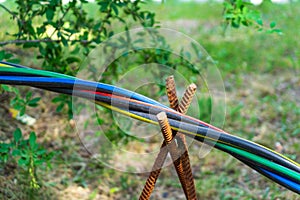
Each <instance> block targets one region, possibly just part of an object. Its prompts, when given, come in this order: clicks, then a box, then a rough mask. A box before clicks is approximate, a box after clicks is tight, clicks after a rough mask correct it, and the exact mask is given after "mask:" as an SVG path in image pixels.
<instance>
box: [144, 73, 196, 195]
mask: <svg viewBox="0 0 300 200" xmlns="http://www.w3.org/2000/svg"><path fill="white" fill-rule="evenodd" d="M166 88H167V95H168V99H169V102H170V107H171V108H172V109H174V110H177V111H179V112H181V113H183V114H185V113H186V111H187V109H188V107H189V105H190V103H191V101H192V98H193V96H194V94H195V92H196V88H197V87H196V85H195V84H191V85H190V86H189V87H188V88H187V90H186V92H185V94H184V96H183V98H182V101H181V103H180V104H179V103H178V97H177V94H176V88H175V80H174V77H173V76H169V77H168V78H167V79H166ZM178 104H179V105H178ZM165 119H166V121H165V122H167V125H168V126H170V125H169V123H168V120H167V117H166V118H165ZM165 128H167V127H165ZM167 129H171V128H167ZM165 130H166V129H165ZM171 132H172V134H171V133H170V131H168V132H164V131H162V133H163V135H164V137H165V139H167V140H168V141H171V143H168V144H171V145H170V147H171V148H170V150H169V151H170V154H171V157H172V159H173V162H174V166H175V169H176V172H177V174H178V177H179V180H180V182H181V185H182V187H183V190H184V193H185V195H186V198H187V199H197V197H196V190H195V184H194V179H193V174H192V170H191V166H190V160H189V155H188V151H187V145H186V141H185V136H184V135H183V134H181V133H178V137H177V140H178V145H179V147H180V148H179V149H181V152H177V149H176V144H175V143H174V140H173V137H172V136H174V135H176V131H172V130H171ZM172 140H173V141H172ZM172 143H174V144H172ZM172 145H173V147H172ZM165 146H166V140H165V141H164V142H163V144H162V146H161V149H160V152H159V154H158V156H157V158H156V160H155V163H154V165H153V167H152V172H151V173H150V175H149V177H148V179H147V181H146V184H145V186H144V188H143V191H142V193H141V196H140V200H145V199H149V198H150V196H151V193H152V191H153V189H154V186H155V183H156V181H157V179H158V176H159V174H160V171H161V168H162V166H163V163H164V161H165V159H166V156H167V153H168V151H167V150H166V149H165V148H164V147H165ZM180 154H182V155H181V157H179V159H178V155H180ZM174 160H175V161H174Z"/></svg>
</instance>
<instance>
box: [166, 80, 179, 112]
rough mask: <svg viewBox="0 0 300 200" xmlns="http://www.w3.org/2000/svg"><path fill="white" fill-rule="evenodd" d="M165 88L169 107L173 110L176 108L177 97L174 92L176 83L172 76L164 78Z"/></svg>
mask: <svg viewBox="0 0 300 200" xmlns="http://www.w3.org/2000/svg"><path fill="white" fill-rule="evenodd" d="M166 89H167V96H168V99H169V102H170V107H171V108H172V109H174V110H177V109H178V104H179V103H178V97H177V94H176V85H175V80H174V76H169V77H168V78H167V79H166Z"/></svg>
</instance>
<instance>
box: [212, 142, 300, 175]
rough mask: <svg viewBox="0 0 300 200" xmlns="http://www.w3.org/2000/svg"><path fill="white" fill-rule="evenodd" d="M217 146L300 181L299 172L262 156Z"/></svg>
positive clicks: (225, 146)
mask: <svg viewBox="0 0 300 200" xmlns="http://www.w3.org/2000/svg"><path fill="white" fill-rule="evenodd" d="M216 145H218V146H220V147H222V148H224V149H227V150H229V151H231V152H234V153H236V154H238V155H242V156H244V157H246V158H248V159H251V160H253V161H256V162H258V163H260V164H262V165H265V166H267V167H270V168H272V169H274V170H276V171H278V172H281V173H283V174H286V175H288V176H290V177H292V178H294V179H296V180H298V181H300V174H299V173H297V172H295V171H293V170H291V169H289V168H286V167H283V166H281V165H278V164H277V163H274V162H272V161H269V160H267V159H265V158H262V157H260V156H257V155H254V154H252V153H249V152H247V151H244V150H241V149H237V148H234V147H230V146H227V145H224V144H221V143H217V144H216Z"/></svg>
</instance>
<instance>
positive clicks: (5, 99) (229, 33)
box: [0, 0, 300, 199]
mask: <svg viewBox="0 0 300 200" xmlns="http://www.w3.org/2000/svg"><path fill="white" fill-rule="evenodd" d="M299 13H300V3H299V2H296V1H290V2H287V3H284V4H274V3H271V2H270V1H263V2H262V3H261V4H259V5H257V6H254V5H252V4H250V3H249V2H243V1H241V0H237V1H226V2H224V3H220V2H213V1H208V2H194V1H191V2H183V1H165V2H163V3H161V2H151V1H146V2H144V1H143V2H141V1H134V2H131V1H96V2H87V1H84V0H81V1H70V2H69V3H66V4H63V3H62V2H61V1H59V0H51V1H18V0H16V1H5V2H4V3H1V4H0V16H1V20H0V27H1V33H0V60H5V61H10V62H15V63H20V64H23V65H26V66H29V67H33V68H39V69H45V70H51V71H57V72H60V73H65V74H69V75H75V74H76V72H77V70H78V67H79V65H80V63H81V61H82V59H84V58H85V57H86V56H87V55H88V54H89V52H90V51H91V50H92V49H93V48H94V47H95V46H97V44H100V43H101V42H103V41H105V40H106V39H107V38H109V37H110V36H112V35H113V34H115V33H119V32H121V31H124V30H128V29H130V28H134V27H141V26H144V27H164V28H171V29H174V30H177V31H180V32H183V33H185V34H186V35H188V36H189V37H191V38H193V39H194V40H196V41H197V42H199V43H200V44H201V45H202V46H203V47H204V48H205V50H206V51H207V52H208V53H209V54H210V56H211V57H212V58H213V59H214V61H215V62H216V63H217V66H218V68H219V70H220V72H221V75H222V78H223V80H224V85H225V91H226V121H225V124H224V127H222V128H224V129H225V130H226V131H228V132H231V133H233V134H236V135H238V136H240V137H243V138H246V139H250V140H253V141H255V142H258V143H261V144H263V145H266V146H268V147H270V148H271V149H275V150H276V151H279V152H281V153H283V154H285V155H286V156H288V157H290V158H292V159H294V160H296V161H298V162H300V153H299V152H300V145H299V144H300V141H299V136H300V122H299V119H300V102H299V95H300V78H299V70H300V69H299V68H300V61H299V55H300V52H299V51H300V50H299V45H300V44H299V43H300V42H299V36H300V35H299V34H300V33H299V30H300V22H299V20H298V19H299V17H300V16H299V15H300V14H299ZM144 55H150V56H147V57H145V56H144ZM135 58H136V59H134V60H133V61H132V63H131V64H132V65H133V64H143V63H152V62H155V63H162V64H166V65H170V66H172V67H173V68H179V69H182V71H183V72H184V71H186V73H187V74H188V75H191V74H192V76H197V75H198V73H199V72H198V71H197V70H196V69H194V68H188V69H189V70H185V69H186V67H187V66H188V62H186V61H182V60H180V59H178V58H174V57H172V55H170V54H167V53H166V52H161V53H160V54H159V53H157V52H153V51H152V52H151V51H143V52H137V55H136V56H135ZM122 63H123V60H122V58H119V60H118V61H117V62H113V63H112V64H111V68H110V71H107V72H106V73H105V76H104V77H105V78H106V79H105V81H106V82H109V83H114V81H116V80H117V79H118V75H119V73H120V72H123V71H124V70H125V69H124V66H122ZM190 81H192V79H191V80H190ZM163 90H164V88H163V87H162V88H159V89H158V90H157V96H159V95H162V93H161V92H162V91H163ZM139 92H141V93H144V94H147V89H144V90H143V88H141V89H140V91H139ZM40 97H42V98H40ZM0 99H1V106H0V113H1V116H3V117H2V118H1V120H0V124H1V126H0V127H1V128H0V131H1V132H0V137H1V148H0V150H1V152H0V153H1V158H2V159H1V162H0V164H1V165H0V179H1V181H0V198H1V199H66V198H69V199H137V198H138V196H139V194H140V192H141V190H142V187H143V184H144V181H145V180H146V175H145V174H133V173H125V172H119V171H117V170H114V169H110V168H108V167H106V166H104V165H102V164H101V163H99V162H98V161H97V160H96V159H91V158H90V155H89V154H88V153H87V152H86V150H85V149H84V148H83V147H82V145H81V142H80V140H79V138H78V137H77V135H76V134H75V133H74V132H75V128H74V120H73V119H72V118H73V116H72V112H71V107H72V102H71V99H70V98H69V97H66V96H62V95H56V94H53V93H49V92H45V91H40V90H37V89H32V88H27V87H7V86H2V87H1V95H0ZM51 99H52V102H53V103H52V104H50V101H51ZM197 103H198V105H199V107H200V110H202V111H203V112H202V115H200V117H201V119H203V120H204V121H207V122H209V120H210V114H211V110H210V106H211V100H210V99H209V98H206V97H205V98H200V99H199V100H198V102H197ZM9 108H15V109H17V110H20V111H21V114H28V115H30V116H33V117H34V118H36V119H37V122H36V123H35V124H34V125H33V126H28V125H26V124H22V123H21V122H19V121H18V120H16V119H14V118H12V117H11V116H10V114H9V111H8V110H9ZM101 112H105V113H106V114H105V116H106V118H104V117H102V118H99V121H100V123H104V124H105V119H106V120H110V119H111V118H110V117H111V113H109V112H107V111H105V110H101ZM17 127H19V128H20V129H17ZM106 134H107V135H109V137H110V139H111V140H112V141H115V143H116V144H118V143H122V144H124V145H127V146H128V148H132V149H134V150H135V151H142V152H144V151H147V150H151V148H152V146H153V145H154V144H153V145H152V144H150V145H149V146H148V144H149V143H147V147H143V146H142V145H141V143H139V142H137V141H136V140H135V139H134V138H132V137H130V136H128V135H126V133H124V132H122V130H120V129H119V128H118V127H116V126H113V127H110V128H108V129H107V133H106ZM74 138H76V139H74ZM124 141H125V142H124ZM159 142H160V141H153V143H159ZM16 144H18V145H16ZM28 144H30V145H32V146H34V147H35V148H28ZM145 148H146V149H145ZM147 148H148V149H147ZM199 148H200V145H199V144H192V146H191V148H190V151H191V155H192V158H191V162H192V168H193V172H194V176H195V181H196V189H197V195H198V197H199V199H297V196H296V194H293V193H292V192H289V191H287V190H286V189H284V188H282V187H280V186H278V185H277V184H275V183H273V182H271V181H270V180H268V179H266V178H264V177H261V176H260V175H259V174H258V173H256V172H254V171H253V170H251V169H249V168H248V167H246V166H244V165H243V164H241V163H240V162H238V161H236V160H235V159H233V158H231V157H230V156H228V155H226V154H224V153H222V152H219V151H216V150H213V151H212V152H210V154H209V155H208V156H206V157H205V158H201V159H200V158H199V156H198V155H197V153H198V152H199ZM22 151H23V154H21V153H20V152H22ZM32 156H38V158H39V162H37V163H32V162H29V161H30V160H31V157H32ZM109 156H110V157H116V156H117V155H109ZM24 160H28V162H23V161H24ZM183 197H184V195H183V192H182V190H181V188H180V184H179V181H178V180H177V177H176V176H175V170H174V169H173V167H172V166H169V167H168V168H164V169H163V171H162V174H161V177H160V179H159V181H158V183H157V187H156V189H155V191H154V194H153V198H154V199H182V198H183Z"/></svg>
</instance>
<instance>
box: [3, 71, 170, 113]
mask: <svg viewBox="0 0 300 200" xmlns="http://www.w3.org/2000/svg"><path fill="white" fill-rule="evenodd" d="M0 80H5V81H15V82H18V81H19V82H27V83H38V82H43V83H63V84H69V85H74V88H76V85H83V86H87V87H92V88H95V90H96V88H97V89H103V90H108V91H110V92H112V93H115V94H121V95H123V96H125V97H128V98H132V99H135V100H139V101H142V102H145V103H149V104H152V105H156V106H161V107H163V108H166V109H170V108H169V107H167V106H165V105H163V104H161V103H159V102H157V101H155V100H153V99H150V98H148V97H145V96H143V95H140V94H138V93H135V92H131V91H129V90H126V89H122V88H119V87H115V86H112V85H109V84H105V83H96V82H92V81H85V80H81V79H64V78H48V77H34V78H33V77H20V76H0Z"/></svg>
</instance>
